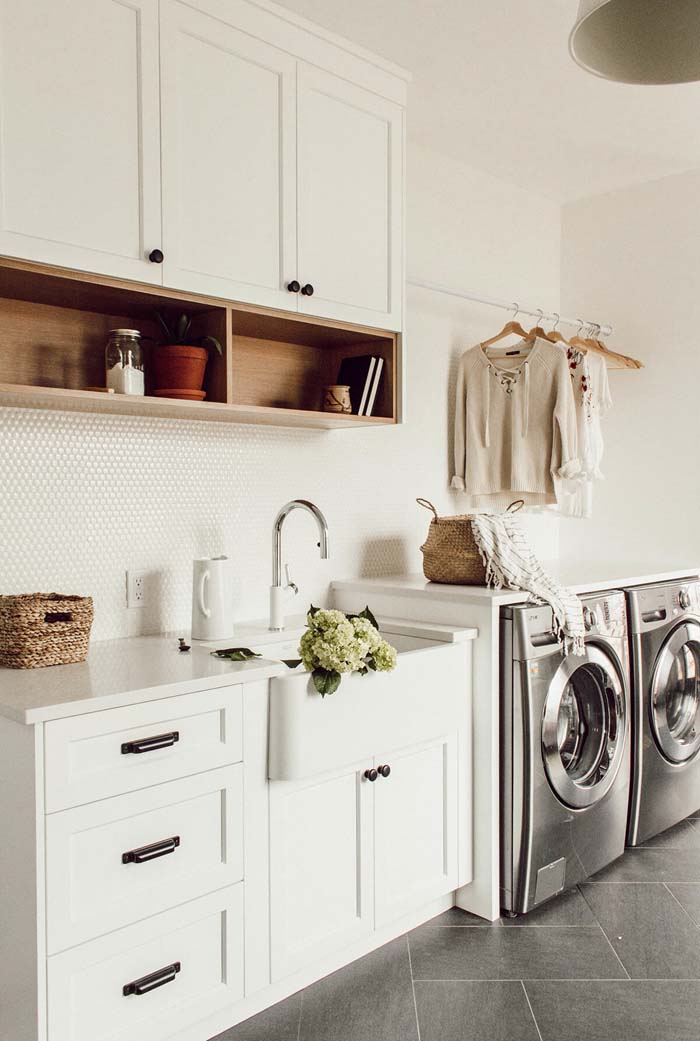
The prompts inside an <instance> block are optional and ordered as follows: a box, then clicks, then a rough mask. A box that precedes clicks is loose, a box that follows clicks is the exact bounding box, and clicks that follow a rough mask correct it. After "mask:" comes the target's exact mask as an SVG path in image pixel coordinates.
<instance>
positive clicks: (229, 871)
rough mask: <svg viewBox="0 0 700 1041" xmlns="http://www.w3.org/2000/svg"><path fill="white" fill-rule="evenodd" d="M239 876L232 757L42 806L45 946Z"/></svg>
mask: <svg viewBox="0 0 700 1041" xmlns="http://www.w3.org/2000/svg"><path fill="white" fill-rule="evenodd" d="M242 878H243V768H242V766H241V765H240V764H238V765H237V766H229V767H225V768H224V769H221V770H210V771H209V772H207V773H203V774H197V775H196V776H194V777H185V778H182V779H181V780H178V781H171V782H170V783H169V784H161V785H156V786H155V787H153V788H146V789H144V790H143V791H140V792H130V793H129V794H127V795H121V796H118V797H116V798H114V799H106V800H105V801H103V802H96V803H89V804H88V805H87V806H78V807H76V808H75V809H71V810H64V811H63V812H62V813H54V814H51V815H50V816H49V817H48V818H47V821H46V897H47V948H48V952H49V954H53V953H55V952H56V951H60V950H64V949H65V948H66V947H71V946H73V945H74V944H77V943H83V942H84V941H85V940H89V939H92V938H93V937H95V936H100V935H102V934H104V933H108V932H110V931H111V930H113V929H118V928H120V927H121V926H124V925H128V924H130V923H131V922H137V921H139V920H140V919H142V918H146V917H148V916H149V915H152V914H156V913H157V912H159V911H163V910H165V909H166V908H168V907H173V906H176V905H177V904H181V903H183V902H184V901H186V900H191V899H192V898H194V897H198V896H202V895H203V894H204V893H207V892H211V891H212V890H214V889H220V888H221V887H223V886H227V885H230V884H231V883H233V882H238V881H240V880H241V879H242Z"/></svg>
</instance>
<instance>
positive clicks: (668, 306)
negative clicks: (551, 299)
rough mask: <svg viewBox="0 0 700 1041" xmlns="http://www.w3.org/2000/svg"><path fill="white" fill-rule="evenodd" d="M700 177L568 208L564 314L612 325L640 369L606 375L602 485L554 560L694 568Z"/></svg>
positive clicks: (565, 525)
mask: <svg viewBox="0 0 700 1041" xmlns="http://www.w3.org/2000/svg"><path fill="white" fill-rule="evenodd" d="M699 244H700V172H692V173H687V174H681V175H677V176H673V177H667V178H664V179H662V180H658V181H653V182H650V183H648V184H644V185H640V186H637V187H633V188H629V189H626V190H624V191H616V192H612V193H610V194H607V195H601V196H598V197H595V198H590V199H584V200H581V201H578V202H574V203H571V204H568V205H567V206H565V207H564V210H563V223H562V301H561V305H562V311H563V312H564V313H566V314H570V313H572V309H573V313H574V314H577V313H584V314H585V313H587V312H588V313H590V314H593V315H600V316H601V317H602V318H603V319H604V320H609V321H611V322H612V323H613V325H614V327H615V330H614V335H613V337H612V339H611V341H610V344H611V346H613V347H617V348H618V349H619V350H620V351H622V352H623V353H625V354H631V355H633V356H635V357H638V358H639V359H641V360H642V361H643V362H644V364H645V366H646V368H644V369H643V370H640V371H620V372H615V371H613V372H611V373H610V374H609V375H610V384H611V390H612V395H613V399H614V408H613V410H612V411H611V413H610V415H609V417H608V418H607V421H606V424H605V441H606V454H605V460H604V465H603V472H604V473H605V476H606V480H605V482H604V483H602V484H600V485H598V487H597V489H596V501H595V506H594V516H593V518H592V519H591V520H590V521H572V520H567V521H562V535H561V540H562V555H563V556H571V557H575V556H576V555H577V554H580V553H581V551H582V549H585V552H587V553H589V554H595V556H597V557H598V558H600V559H603V560H615V559H617V560H631V559H633V558H637V559H639V560H643V561H648V562H649V563H653V562H654V561H657V562H661V563H667V562H668V563H678V564H679V565H681V566H688V565H689V564H691V563H693V562H695V563H698V561H700V545H698V521H697V517H698V506H699V505H700V482H698V479H697V475H696V473H695V467H694V455H695V449H696V446H697V443H698V414H699V412H700V404H699V403H700V334H699V330H700V248H699Z"/></svg>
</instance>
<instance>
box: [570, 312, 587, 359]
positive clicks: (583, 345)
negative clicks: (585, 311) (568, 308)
mask: <svg viewBox="0 0 700 1041" xmlns="http://www.w3.org/2000/svg"><path fill="white" fill-rule="evenodd" d="M578 321H579V327H578V329H577V330H576V335H575V336H572V337H571V339H570V340H569V347H574V348H575V349H576V350H577V351H581V353H582V354H585V353H586V352H587V351H588V350H590V344H589V343H588V341H587V340H584V339H583V337H582V336H581V330H582V329H583V327H584V325H585V324H586V323H585V322H584V321H582V319H581V318H579V320H578Z"/></svg>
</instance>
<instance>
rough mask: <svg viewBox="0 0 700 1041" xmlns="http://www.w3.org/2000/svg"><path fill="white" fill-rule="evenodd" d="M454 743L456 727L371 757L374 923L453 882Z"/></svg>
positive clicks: (392, 917) (455, 848)
mask: <svg viewBox="0 0 700 1041" xmlns="http://www.w3.org/2000/svg"><path fill="white" fill-rule="evenodd" d="M458 749H459V741H458V735H457V734H456V733H455V734H452V735H449V736H448V737H445V738H441V739H439V740H434V741H430V742H427V743H425V744H421V745H417V746H415V747H412V748H409V749H401V750H400V751H398V752H387V753H386V754H385V755H382V756H380V757H379V758H377V759H376V760H375V766H376V768H377V770H378V773H379V776H378V777H377V780H376V782H375V783H374V785H373V788H374V797H375V803H374V815H375V838H374V856H375V875H374V878H375V881H374V885H375V920H376V925H377V926H381V925H384V924H385V923H387V922H391V921H393V920H395V919H396V918H399V917H401V915H403V914H406V913H408V912H409V911H411V910H412V909H414V908H418V907H420V906H421V904H425V903H428V902H429V901H430V900H432V899H437V898H438V897H440V896H444V895H445V894H446V893H449V892H450V891H451V890H453V889H455V888H456V886H457V877H458V830H459V819H458V776H459V774H458ZM387 767H388V771H389V772H388V773H387ZM385 773H387V775H386V776H384V774H385Z"/></svg>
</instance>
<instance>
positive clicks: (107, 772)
mask: <svg viewBox="0 0 700 1041" xmlns="http://www.w3.org/2000/svg"><path fill="white" fill-rule="evenodd" d="M241 723H242V696H241V687H240V686H235V687H223V688H221V689H219V690H213V691H202V692H200V693H197V694H184V695H182V696H181V697H177V698H165V699H164V700H162V701H151V702H147V703H145V704H140V705H129V706H125V707H124V708H113V709H107V710H105V711H104V712H94V713H91V714H89V715H85V716H73V717H71V718H70V719H57V720H53V721H52V722H50V723H47V724H46V810H47V813H53V812H54V811H55V810H63V809H66V808H67V807H69V806H79V805H81V804H82V803H87V802H93V801H95V800H96V799H106V798H109V796H111V795H121V794H123V793H124V792H133V791H135V790H136V789H138V788H146V787H148V786H149V785H152V784H160V783H161V782H163V781H172V780H174V779H175V778H177V777H185V776H187V775H188V774H194V773H199V772H200V771H203V770H212V769H214V768H216V767H219V766H226V765H228V764H229V763H237V762H240V760H241V759H242V758H243V755H242V749H243V745H242V737H241Z"/></svg>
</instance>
